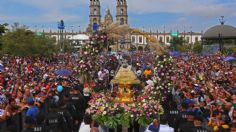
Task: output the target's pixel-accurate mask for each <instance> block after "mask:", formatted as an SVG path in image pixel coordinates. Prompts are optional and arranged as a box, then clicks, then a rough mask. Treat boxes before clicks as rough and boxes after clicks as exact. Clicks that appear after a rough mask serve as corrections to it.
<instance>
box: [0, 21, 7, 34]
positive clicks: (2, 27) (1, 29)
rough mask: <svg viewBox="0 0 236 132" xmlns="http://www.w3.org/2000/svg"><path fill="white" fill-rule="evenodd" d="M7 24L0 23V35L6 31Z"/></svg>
mask: <svg viewBox="0 0 236 132" xmlns="http://www.w3.org/2000/svg"><path fill="white" fill-rule="evenodd" d="M7 26H8V24H7V23H4V24H0V36H2V35H3V34H4V33H6V31H7V30H8V29H7Z"/></svg>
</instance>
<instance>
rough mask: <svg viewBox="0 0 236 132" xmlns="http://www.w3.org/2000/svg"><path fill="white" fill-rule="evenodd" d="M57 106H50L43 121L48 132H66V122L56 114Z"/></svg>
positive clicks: (55, 104) (54, 104) (54, 103)
mask: <svg viewBox="0 0 236 132" xmlns="http://www.w3.org/2000/svg"><path fill="white" fill-rule="evenodd" d="M57 111H58V104H57V103H56V102H53V103H52V104H50V108H49V113H48V114H47V116H46V119H45V125H46V127H47V128H48V131H49V132H56V131H57V132H65V131H67V130H66V128H65V123H66V121H65V120H63V116H62V115H61V114H59V113H58V112H57Z"/></svg>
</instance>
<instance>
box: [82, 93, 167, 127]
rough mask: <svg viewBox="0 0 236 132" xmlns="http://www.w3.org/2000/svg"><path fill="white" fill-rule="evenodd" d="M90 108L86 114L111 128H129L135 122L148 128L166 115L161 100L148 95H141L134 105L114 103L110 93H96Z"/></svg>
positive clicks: (90, 102)
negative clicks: (119, 126)
mask: <svg viewBox="0 0 236 132" xmlns="http://www.w3.org/2000/svg"><path fill="white" fill-rule="evenodd" d="M144 91H145V90H144ZM145 92H146V91H145ZM89 106H90V107H89V108H88V109H87V110H86V112H87V113H88V114H90V115H92V117H93V119H94V120H95V121H96V122H98V123H99V124H100V125H102V126H107V127H109V128H116V127H117V126H118V125H122V126H124V127H129V126H130V123H131V122H132V121H134V120H135V121H137V122H138V123H139V124H140V125H142V126H146V125H148V124H149V123H151V122H152V120H153V119H154V118H158V117H159V115H161V114H163V113H164V111H163V108H162V106H161V105H160V104H159V100H156V99H155V98H153V97H149V96H148V95H140V96H138V97H137V100H134V101H133V103H129V104H126V103H116V102H114V101H113V98H112V97H111V96H110V93H106V95H105V93H95V94H93V95H92V99H91V100H90V101H89Z"/></svg>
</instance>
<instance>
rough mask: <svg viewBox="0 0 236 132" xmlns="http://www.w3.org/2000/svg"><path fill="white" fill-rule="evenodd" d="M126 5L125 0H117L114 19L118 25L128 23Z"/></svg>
mask: <svg viewBox="0 0 236 132" xmlns="http://www.w3.org/2000/svg"><path fill="white" fill-rule="evenodd" d="M127 10H128V6H127V2H126V0H117V5H116V21H117V22H119V23H120V25H124V24H128V11H127Z"/></svg>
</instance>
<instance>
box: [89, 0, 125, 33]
mask: <svg viewBox="0 0 236 132" xmlns="http://www.w3.org/2000/svg"><path fill="white" fill-rule="evenodd" d="M116 1H117V2H116V3H117V5H116V22H118V23H119V24H120V25H124V24H127V25H128V5H127V2H126V0H116ZM89 9H90V14H89V25H88V29H87V30H88V31H91V30H92V26H93V25H94V24H96V25H98V26H101V24H102V21H103V23H105V24H106V25H109V24H111V23H112V22H113V17H112V15H111V13H110V10H109V9H107V10H106V15H105V17H104V19H103V20H102V16H101V4H100V0H90V6H89Z"/></svg>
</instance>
